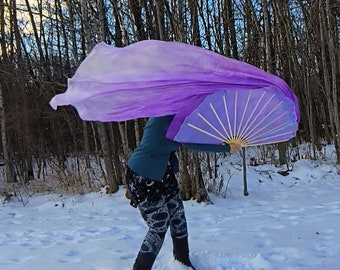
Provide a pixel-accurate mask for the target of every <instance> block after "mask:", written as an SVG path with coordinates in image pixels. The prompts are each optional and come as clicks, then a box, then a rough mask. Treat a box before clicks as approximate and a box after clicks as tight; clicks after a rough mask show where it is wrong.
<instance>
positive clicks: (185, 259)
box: [172, 236, 196, 270]
mask: <svg viewBox="0 0 340 270" xmlns="http://www.w3.org/2000/svg"><path fill="white" fill-rule="evenodd" d="M172 243H173V247H174V249H173V252H174V257H175V260H177V261H179V262H181V263H182V264H184V265H186V266H189V267H191V269H192V270H196V269H195V268H194V267H193V265H192V264H191V262H190V259H189V244H188V237H187V236H186V237H183V238H172Z"/></svg>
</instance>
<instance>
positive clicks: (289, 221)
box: [0, 161, 340, 270]
mask: <svg viewBox="0 0 340 270" xmlns="http://www.w3.org/2000/svg"><path fill="white" fill-rule="evenodd" d="M262 169H266V168H262ZM257 170H258V168H257ZM271 177H272V180H270V179H269V178H268V177H267V176H266V175H263V174H259V173H258V172H255V170H254V169H251V170H250V171H249V182H248V183H249V191H250V195H249V196H248V197H244V196H243V195H242V190H241V188H242V180H241V175H238V176H236V178H235V180H232V181H231V183H230V186H229V189H228V190H229V191H228V196H227V198H226V199H222V198H216V197H214V196H211V199H212V201H213V202H214V204H213V205H205V204H197V203H196V202H194V201H187V202H185V208H186V212H187V219H188V223H189V231H190V245H191V257H192V261H193V264H194V265H195V266H196V267H197V269H198V270H227V269H228V270H229V269H232V270H255V269H256V270H260V269H273V270H274V269H275V270H281V269H282V270H286V269H287V270H288V269H289V270H290V269H294V270H295V269H296V270H299V269H308V270H320V269H322V270H335V269H338V267H339V264H340V255H339V254H340V229H339V226H340V215H339V214H340V196H339V193H340V177H339V176H338V175H336V174H335V173H334V172H332V171H331V170H330V169H329V166H328V165H324V166H323V165H320V166H317V168H316V167H315V164H314V163H309V162H307V161H305V162H304V161H303V162H299V163H298V165H297V168H296V169H295V170H294V171H293V172H292V173H291V174H290V175H289V176H286V177H283V176H281V175H279V174H277V173H276V174H273V175H271ZM297 178H298V179H299V180H297ZM25 200H27V202H28V204H27V206H26V207H23V205H22V203H21V202H18V201H17V199H15V198H14V199H13V200H12V202H10V203H7V204H5V205H3V206H2V207H1V208H0V218H1V222H0V232H1V233H0V269H6V270H19V269H20V270H21V269H22V270H33V269H34V270H60V269H62V270H73V269H74V270H78V269H79V270H127V269H131V265H132V263H133V260H134V258H135V255H136V253H137V252H138V248H139V245H140V243H141V241H142V239H143V237H144V234H145V232H146V227H145V225H144V223H143V221H142V219H141V218H140V217H139V215H138V212H137V210H136V209H134V208H132V207H130V206H129V204H128V201H127V200H126V199H125V197H124V190H123V189H121V190H120V191H119V193H118V194H115V195H113V196H108V195H104V194H101V193H91V194H88V195H85V196H73V197H68V198H62V197H60V196H58V195H44V196H37V197H31V198H27V199H25ZM171 250H172V246H171V241H170V239H169V235H167V238H166V241H165V243H164V246H163V248H162V250H161V252H160V254H159V256H158V258H157V261H156V263H155V266H154V269H155V270H173V269H174V270H182V269H186V268H185V267H183V266H181V265H179V264H178V263H176V262H174V261H173V259H172V256H171Z"/></svg>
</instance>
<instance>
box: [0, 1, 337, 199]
mask: <svg viewBox="0 0 340 270" xmlns="http://www.w3.org/2000/svg"><path fill="white" fill-rule="evenodd" d="M339 29H340V1H339V0H253V1H251V0H169V1H167V0H53V1H47V0H0V30H1V36H0V52H1V55H0V120H1V138H2V140H1V149H2V151H1V152H2V154H3V160H4V165H5V175H4V176H5V180H6V182H7V183H11V182H17V181H18V182H22V183H26V182H27V181H29V180H30V179H31V178H33V177H35V178H40V179H41V178H43V179H44V178H45V177H46V176H47V175H49V173H53V174H54V175H57V176H58V177H59V178H58V179H59V180H60V182H61V184H62V185H65V187H68V186H75V185H78V186H79V187H80V188H84V186H85V187H86V188H88V189H90V188H91V187H93V185H94V183H93V177H94V174H95V172H94V171H93V162H94V161H95V162H98V163H97V164H99V165H100V166H101V168H102V170H101V173H102V175H103V176H104V178H105V179H106V180H105V181H106V184H108V185H109V189H110V192H115V191H117V189H118V186H119V185H120V184H122V183H123V180H124V179H123V175H124V168H125V162H126V160H127V157H128V156H129V154H130V153H131V151H132V150H133V149H134V148H135V147H136V145H137V144H138V142H139V140H140V137H141V135H142V132H143V125H144V123H145V119H136V120H134V121H127V122H123V123H105V124H103V123H94V122H83V121H81V120H80V119H79V117H78V116H77V113H76V112H75V111H74V109H73V108H70V107H68V108H66V107H65V108H60V109H58V111H57V112H55V111H53V110H52V109H51V108H50V107H49V104H48V103H49V100H50V99H51V98H52V97H53V96H54V95H55V94H57V93H61V92H64V91H65V89H66V86H67V78H69V77H72V75H73V74H74V72H75V70H76V68H77V67H78V66H79V64H80V62H81V61H82V60H83V59H84V58H85V57H86V55H87V54H88V52H89V51H90V50H91V48H92V47H93V46H94V45H95V44H96V43H98V42H100V41H105V42H107V43H108V44H111V45H113V46H117V47H123V46H126V45H129V44H132V43H134V42H137V41H140V40H145V39H160V40H175V41H181V42H186V43H189V44H193V45H196V46H200V47H205V48H207V49H209V50H212V51H215V52H217V53H220V54H222V55H225V56H227V57H231V58H235V59H239V60H242V61H245V62H248V63H250V64H253V65H255V66H258V67H260V68H262V69H264V70H266V71H268V72H270V73H273V74H276V75H278V76H280V77H281V78H283V79H284V80H285V81H286V82H287V83H288V84H289V85H290V87H291V88H292V89H293V90H294V92H295V94H296V95H297V96H298V99H299V102H300V110H301V124H300V127H299V132H298V136H297V138H296V139H294V140H293V141H292V142H290V143H292V145H293V146H294V145H296V144H298V143H300V142H310V143H311V145H312V148H313V151H312V153H311V155H312V157H316V153H315V152H316V151H317V150H318V149H320V147H321V146H322V144H324V143H334V144H335V147H336V155H337V160H338V163H339V162H340V120H339V112H340V108H339V106H340V104H339V100H340V93H339V91H338V89H339V88H340V80H339V77H340V56H339V51H340V50H339V49H340V48H339V44H340V42H339V41H340V30H339ZM277 147H278V149H279V151H280V161H279V162H280V163H281V164H283V163H285V162H287V160H286V158H287V155H286V154H285V152H286V151H287V144H286V143H283V144H279V145H278V146H277ZM180 156H181V158H182V161H183V163H182V164H183V165H182V166H181V179H182V180H183V181H182V191H183V194H184V197H185V198H191V197H197V198H202V199H204V198H205V196H206V195H205V194H204V191H202V188H201V187H202V169H204V170H205V169H206V170H207V173H208V174H209V175H210V177H211V178H213V177H214V175H215V174H214V173H216V169H215V168H214V162H215V163H216V159H217V157H216V155H198V154H196V153H192V152H187V151H185V150H184V149H181V151H180ZM69 157H73V158H75V160H76V161H75V164H73V165H72V169H70V168H69V167H70V165H69V163H68V162H66V161H67V160H68V158H69ZM203 163H204V164H207V166H204V168H203V166H201V164H203ZM47 165H49V166H47ZM47 168H52V169H53V172H47V171H46V170H47ZM204 173H205V171H204ZM96 177H99V176H98V172H96ZM199 191H200V192H199Z"/></svg>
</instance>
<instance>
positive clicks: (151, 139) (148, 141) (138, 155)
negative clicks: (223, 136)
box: [128, 116, 230, 181]
mask: <svg viewBox="0 0 340 270" xmlns="http://www.w3.org/2000/svg"><path fill="white" fill-rule="evenodd" d="M173 117H174V116H162V117H154V118H149V120H148V122H147V123H146V124H145V127H144V133H143V138H142V141H141V143H140V145H139V146H138V147H137V148H136V149H135V151H134V152H133V154H132V155H131V156H130V158H129V161H128V167H129V168H130V169H131V170H132V171H134V172H135V173H136V174H137V175H140V176H143V177H145V178H148V179H151V180H155V181H161V180H162V179H163V176H164V174H165V171H166V168H167V165H168V161H169V158H170V155H171V153H172V152H174V151H176V150H177V149H178V148H179V147H180V146H181V143H178V142H176V141H173V140H169V139H167V138H166V137H165V135H166V132H167V130H168V127H169V125H170V123H171V121H172V119H173ZM182 145H183V146H185V147H187V148H189V149H192V150H196V151H203V152H229V151H230V147H229V145H228V144H226V145H208V144H190V143H185V144H182Z"/></svg>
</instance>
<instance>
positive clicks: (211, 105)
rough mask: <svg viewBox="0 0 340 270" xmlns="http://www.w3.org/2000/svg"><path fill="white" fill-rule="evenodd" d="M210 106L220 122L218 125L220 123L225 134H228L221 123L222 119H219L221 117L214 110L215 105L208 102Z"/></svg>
mask: <svg viewBox="0 0 340 270" xmlns="http://www.w3.org/2000/svg"><path fill="white" fill-rule="evenodd" d="M210 108H211V110H212V111H213V113H214V115H215V117H216V118H217V121H218V122H219V123H220V125H221V127H222V129H223V130H224V132H225V134H226V135H228V133H227V130H226V129H225V127H224V125H223V123H222V120H221V118H220V117H219V116H218V114H217V112H216V110H215V107H214V106H213V104H212V103H210Z"/></svg>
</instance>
